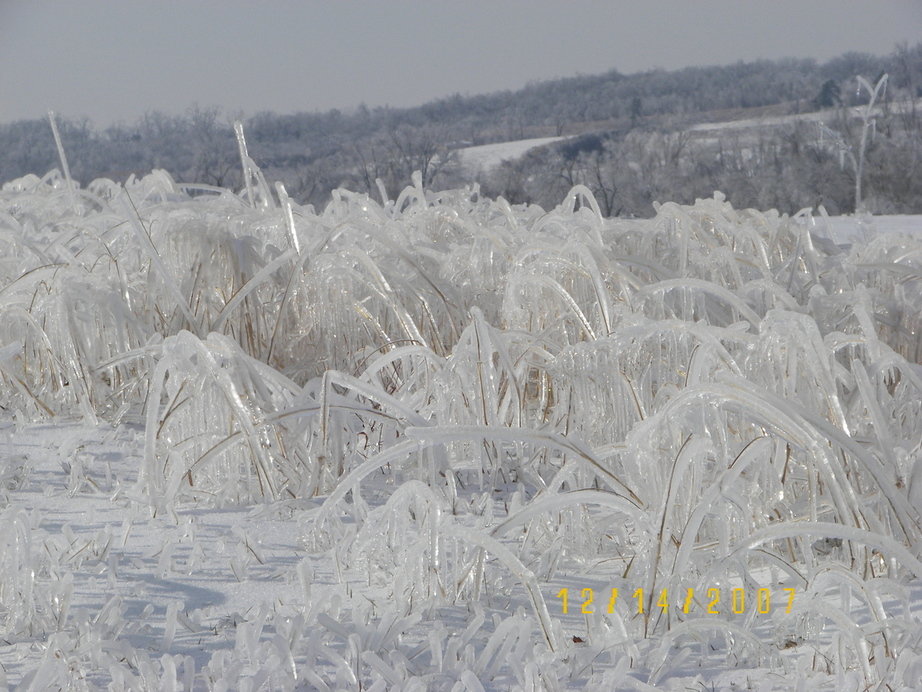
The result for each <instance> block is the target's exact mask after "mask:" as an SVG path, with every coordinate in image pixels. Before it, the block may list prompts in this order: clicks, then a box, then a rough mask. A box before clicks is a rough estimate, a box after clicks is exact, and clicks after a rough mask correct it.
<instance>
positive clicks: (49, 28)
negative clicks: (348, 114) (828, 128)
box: [0, 0, 922, 126]
mask: <svg viewBox="0 0 922 692" xmlns="http://www.w3.org/2000/svg"><path fill="white" fill-rule="evenodd" d="M899 41H908V42H909V43H910V44H913V43H915V42H918V41H922V0H751V1H750V0H627V1H624V0H619V1H617V2H616V1H615V0H608V1H605V2H603V1H601V0H426V1H423V0H416V1H412V2H411V1H409V0H375V1H374V2H371V1H359V0H336V1H333V0H328V1H325V2H320V1H319V0H301V1H300V2H295V1H294V0H291V1H278V2H273V1H270V0H259V1H257V0H252V1H250V2H243V1H241V0H183V1H182V2H177V1H174V0H147V1H144V2H138V1H135V0H111V1H103V0H79V1H77V0H64V1H57V2H52V1H46V0H0V122H9V121H11V120H18V119H22V118H33V117H44V115H45V113H46V112H47V110H48V109H54V110H56V111H58V112H59V113H60V114H61V115H62V116H64V117H82V116H88V117H90V118H91V119H92V120H93V122H94V123H95V124H96V125H99V126H106V125H108V124H110V123H112V122H115V121H120V120H121V121H125V122H133V121H134V120H135V119H136V118H137V117H138V116H139V115H141V114H142V113H143V112H144V111H146V110H154V109H156V110H162V111H165V112H168V113H183V112H184V111H185V110H186V108H188V107H189V106H190V105H192V104H193V103H197V104H198V105H200V106H220V107H221V108H222V109H223V111H224V112H225V114H239V113H242V114H244V115H252V114H254V113H257V112H259V111H262V110H273V111H276V112H280V113H289V112H295V111H316V110H328V109H330V108H341V109H349V108H352V107H354V106H356V105H358V104H359V103H366V104H367V105H369V106H377V105H391V106H409V105H418V104H420V103H424V102H426V101H429V100H432V99H435V98H438V97H441V96H447V95H450V94H453V93H461V94H477V93H483V92H490V91H497V90H502V89H515V88H518V87H521V86H524V85H526V84H527V83H528V82H530V81H536V80H541V79H549V78H553V77H564V76H571V75H575V74H594V73H599V72H605V71H607V70H610V69H613V68H614V69H617V70H619V71H621V72H623V73H632V72H638V71H642V70H646V69H649V68H653V67H662V68H666V69H673V68H679V67H684V66H687V65H718V64H727V63H733V62H736V61H737V60H753V59H757V58H779V57H785V56H793V57H813V58H817V59H819V60H824V59H827V58H830V57H833V56H836V55H839V54H841V53H844V52H846V51H850V50H855V51H860V52H866V53H873V54H878V55H883V54H887V53H890V52H891V51H892V50H893V48H894V45H895V44H896V43H897V42H899Z"/></svg>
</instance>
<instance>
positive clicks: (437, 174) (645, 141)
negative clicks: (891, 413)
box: [0, 43, 922, 216]
mask: <svg viewBox="0 0 922 692" xmlns="http://www.w3.org/2000/svg"><path fill="white" fill-rule="evenodd" d="M858 75H861V76H863V77H864V78H865V79H866V80H867V81H868V82H869V83H870V84H872V85H876V84H877V83H878V82H879V81H880V80H881V78H882V77H883V75H887V84H886V89H882V90H881V94H880V98H879V100H878V108H877V110H875V112H874V118H873V122H871V123H870V125H871V126H872V127H871V129H870V131H868V130H867V128H864V127H863V123H862V122H861V121H860V120H859V119H857V118H856V117H855V114H856V112H857V110H858V109H859V108H860V107H861V106H863V105H864V104H867V103H868V99H869V98H870V94H869V93H867V89H858V82H857V80H856V76H858ZM920 97H922V43H919V44H917V45H915V46H909V45H907V44H902V45H899V46H897V47H896V49H895V50H894V51H893V53H891V54H890V55H887V56H883V57H877V56H871V55H865V54H859V53H847V54H845V55H842V56H840V57H837V58H835V59H832V60H829V61H828V62H823V63H819V62H817V61H815V60H795V59H785V60H775V61H768V60H760V61H756V62H746V63H744V62H739V63H736V64H734V65H727V66H719V67H689V68H686V69H682V70H675V71H665V70H651V71H647V72H642V73H638V74H631V75H623V74H621V73H619V72H617V71H616V70H612V71H610V72H607V73H605V74H602V75H595V76H579V77H572V78H567V79H557V80H553V81H546V82H540V83H535V84H530V85H528V86H527V87H525V88H523V89H521V90H518V91H504V92H498V93H493V94H486V95H479V96H461V95H454V96H451V97H449V98H444V99H440V100H437V101H433V102H431V103H428V104H425V105H423V106H419V107H416V108H403V109H397V108H388V107H366V106H364V105H363V106H360V107H358V108H357V109H355V110H354V111H353V112H348V113H346V112H342V111H339V110H331V111H328V112H324V113H297V114H293V115H279V114H275V113H270V112H264V113H258V114H256V115H254V116H252V117H250V118H247V119H245V120H244V121H243V122H244V130H245V134H246V138H247V143H248V146H249V154H250V156H251V157H252V158H253V159H254V160H255V161H256V163H257V164H258V165H259V166H260V167H261V168H262V170H263V172H264V174H265V176H266V178H267V179H268V180H270V181H272V180H279V181H282V182H283V183H284V184H285V186H286V187H287V189H288V192H289V194H290V195H291V196H292V197H293V198H295V199H296V200H298V201H300V202H302V203H305V204H306V203H310V204H314V205H315V206H316V207H322V206H323V205H325V204H326V203H327V202H328V201H329V199H330V191H331V190H333V189H335V188H337V187H346V188H349V189H351V190H356V191H359V192H367V193H368V194H370V195H373V196H375V197H378V196H379V195H380V188H379V186H378V185H377V183H376V180H377V179H380V180H381V181H382V183H383V187H384V189H385V191H386V193H387V195H388V196H389V197H391V198H394V197H396V195H397V194H398V193H399V191H400V190H401V189H402V188H403V187H404V186H406V185H407V184H409V182H410V177H411V174H412V172H413V171H415V170H419V171H421V173H422V175H423V181H424V184H425V185H426V186H427V187H429V188H433V189H445V188H451V187H459V186H462V185H465V184H469V183H472V182H477V183H479V184H480V186H481V190H482V192H483V193H484V194H487V195H490V196H500V195H501V196H503V197H505V198H506V199H507V200H508V201H509V202H511V203H514V204H519V203H538V204H541V205H542V206H544V207H545V208H549V207H552V206H554V205H556V204H558V203H560V201H561V200H562V199H563V197H564V195H565V194H566V192H567V191H568V190H569V188H570V187H572V186H573V185H575V184H584V185H586V186H588V187H589V188H590V189H591V190H592V191H593V193H594V194H595V195H596V197H597V199H598V200H599V203H600V205H601V206H602V208H603V211H604V212H605V213H607V214H609V215H624V216H649V215H651V214H652V213H653V202H654V201H676V202H681V203H688V202H691V201H693V200H694V199H695V198H696V197H705V196H710V195H711V194H712V193H713V191H714V190H721V191H723V192H724V193H725V194H726V195H727V198H728V199H729V200H730V201H731V202H732V203H733V204H734V206H736V207H758V208H762V209H767V208H777V209H778V210H779V211H782V212H785V213H793V212H796V211H797V210H798V209H800V208H803V207H807V206H816V205H819V204H823V205H824V206H825V207H826V209H827V210H828V211H829V212H830V213H832V214H835V213H847V212H851V211H853V210H854V207H855V201H856V200H855V178H856V173H857V170H858V166H857V165H856V162H857V161H858V159H859V154H860V152H859V148H860V141H861V139H862V134H864V135H866V136H865V139H866V145H865V151H864V157H863V158H864V159H865V161H864V164H863V170H864V174H863V190H864V194H863V195H862V200H863V202H864V204H865V206H866V207H867V208H868V209H869V210H870V211H872V212H875V213H922V102H920ZM816 111H822V124H821V123H820V118H817V117H812V118H810V117H803V118H799V117H798V118H791V117H789V116H792V115H805V114H809V113H813V112H816ZM62 115H63V116H64V117H63V118H60V119H59V121H58V126H59V128H60V131H61V136H62V140H63V144H64V148H65V150H66V152H67V155H68V159H69V163H70V169H71V173H72V174H73V176H74V178H76V179H77V180H78V181H80V182H81V184H83V185H87V184H88V183H89V182H90V181H92V180H93V179H95V178H100V177H106V178H112V179H114V180H124V179H126V178H127V177H128V176H129V175H131V174H135V175H143V174H145V173H147V172H149V171H150V170H152V169H154V168H163V169H166V170H167V171H169V172H170V173H171V174H172V175H173V177H174V178H175V179H176V180H178V181H181V182H197V183H207V184H211V185H219V186H224V187H239V186H241V185H242V175H241V166H240V160H239V154H238V149H237V144H236V141H235V138H234V132H233V128H232V124H231V120H232V118H231V117H230V116H229V115H228V114H223V113H222V112H221V111H220V110H219V109H217V108H208V107H198V106H196V107H192V108H190V109H189V110H188V111H187V112H186V113H185V114H184V115H182V116H169V115H165V114H163V113H159V112H149V113H147V114H145V115H144V116H143V117H141V118H140V119H139V120H138V121H137V122H135V123H133V124H130V125H121V124H120V125H115V126H112V127H108V128H105V129H97V128H95V127H94V126H93V125H92V123H91V122H89V121H87V120H75V119H73V118H67V117H66V115H67V114H62ZM786 116H788V117H786ZM744 120H745V121H749V120H752V121H753V122H751V123H749V124H747V125H742V124H741V121H744ZM707 123H734V126H733V127H716V126H712V127H710V128H708V127H706V124H707ZM867 135H869V136H867ZM533 137H564V138H565V139H562V140H560V141H558V142H555V143H554V144H551V145H547V146H544V147H540V148H537V149H533V150H531V151H529V152H528V154H527V155H525V156H523V157H521V158H519V159H516V160H512V161H505V162H503V163H502V164H501V165H499V166H497V167H494V168H492V169H490V170H486V171H479V172H477V171H470V170H468V169H466V168H465V167H464V166H462V165H461V163H460V160H459V159H460V157H459V156H458V151H459V150H461V149H463V148H465V147H470V146H476V145H481V144H489V143H495V142H506V141H512V140H520V139H527V138H533ZM59 166H60V163H59V160H58V155H57V151H56V148H55V143H54V139H53V138H52V135H51V130H50V127H49V124H48V121H47V120H44V119H37V120H26V121H18V122H14V123H9V124H4V125H0V180H2V181H8V180H11V179H13V178H17V177H20V176H23V175H25V174H27V173H35V174H38V175H42V174H44V173H45V172H47V171H49V170H51V169H52V168H56V167H59Z"/></svg>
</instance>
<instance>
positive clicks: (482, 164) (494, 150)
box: [457, 137, 567, 176]
mask: <svg viewBox="0 0 922 692" xmlns="http://www.w3.org/2000/svg"><path fill="white" fill-rule="evenodd" d="M564 139H567V138H566V137H534V138H531V139H519V140H513V141H510V142H497V143H495V144H481V145H478V146H475V147H465V148H463V149H458V152H457V153H458V160H459V162H460V164H461V167H462V169H463V170H464V171H465V173H466V174H467V175H471V176H474V175H476V174H478V173H481V172H483V171H489V170H491V169H493V168H496V167H497V166H499V165H500V164H501V163H502V162H503V161H513V160H515V159H518V158H520V157H522V156H524V155H525V154H527V153H528V152H529V151H531V150H532V149H535V148H537V147H543V146H547V145H548V144H553V143H554V142H561V141H563V140H564Z"/></svg>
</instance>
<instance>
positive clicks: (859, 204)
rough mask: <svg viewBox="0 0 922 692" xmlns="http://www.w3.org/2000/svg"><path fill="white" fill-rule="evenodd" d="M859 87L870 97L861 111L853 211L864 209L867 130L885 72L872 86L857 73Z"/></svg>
mask: <svg viewBox="0 0 922 692" xmlns="http://www.w3.org/2000/svg"><path fill="white" fill-rule="evenodd" d="M861 87H864V88H865V89H867V92H868V94H869V95H870V98H869V99H868V103H867V105H866V106H865V107H864V110H863V111H862V112H861V143H860V144H859V146H858V162H857V164H856V166H855V213H858V212H861V211H864V199H862V197H861V180H862V178H863V177H864V159H865V152H866V150H867V145H868V131H869V130H870V129H871V127H872V126H873V123H874V118H873V117H872V115H873V110H874V104H875V103H877V99H878V97H879V96H880V95H881V94H883V92H884V91H885V90H886V88H887V75H886V74H885V75H883V76H882V77H881V78H880V79H879V80H877V84H876V85H874V86H873V87H872V86H871V83H870V82H869V81H868V80H866V79H865V78H864V77H861V76H860V75H859V76H858V90H859V92H860V91H861Z"/></svg>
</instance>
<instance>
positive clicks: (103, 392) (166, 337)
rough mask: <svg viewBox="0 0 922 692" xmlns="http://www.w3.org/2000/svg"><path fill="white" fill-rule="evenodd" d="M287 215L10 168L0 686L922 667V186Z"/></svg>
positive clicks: (329, 684)
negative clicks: (764, 197)
mask: <svg viewBox="0 0 922 692" xmlns="http://www.w3.org/2000/svg"><path fill="white" fill-rule="evenodd" d="M545 141H551V140H541V143H544V142H545ZM536 142H538V140H532V144H531V145H530V146H535V145H536V144H535V143H536ZM477 149H482V148H477ZM468 151H469V152H470V151H472V150H468ZM498 151H499V150H498V149H496V148H494V149H493V150H491V151H490V153H486V152H484V153H482V154H470V156H471V157H472V158H471V159H469V161H474V162H476V165H477V166H481V165H485V164H484V162H485V161H488V160H492V159H491V158H490V157H493V159H495V157H496V156H499V155H500V154H499V153H498ZM523 151H524V150H523ZM514 155H517V154H516V153H515V152H513V151H512V150H509V149H505V150H503V152H502V156H503V157H504V158H505V157H510V156H514ZM477 157H480V158H477ZM251 197H252V200H253V201H252V203H250V202H249V201H248V200H249V199H250V198H251ZM577 207H579V208H578V209H577ZM292 212H293V213H292V215H291V216H288V215H287V214H286V210H285V208H284V199H283V200H281V202H280V201H279V200H278V199H277V198H276V197H275V196H273V195H272V193H270V191H269V188H268V187H267V186H266V185H265V184H264V183H263V182H262V181H261V180H260V179H259V178H258V176H256V175H255V174H254V178H253V182H252V186H251V188H250V190H249V194H248V193H246V192H241V193H239V194H237V193H234V192H233V191H223V192H222V193H221V194H220V195H203V196H200V197H195V198H191V197H189V196H188V195H187V194H186V192H185V191H184V189H183V188H182V187H181V186H179V185H177V184H176V183H174V182H173V181H172V180H171V179H170V178H169V176H168V175H167V174H165V173H164V172H162V171H161V172H155V173H154V174H152V175H150V176H147V177H145V178H144V179H143V180H139V181H136V180H131V181H129V182H128V183H127V184H126V185H125V186H120V185H117V184H115V183H111V182H108V181H97V182H96V183H94V184H93V185H92V186H90V188H89V189H88V190H86V191H83V190H77V189H74V188H72V187H71V186H69V185H68V183H67V181H64V180H62V179H61V178H60V177H59V176H55V175H53V174H52V175H49V176H46V178H44V179H42V180H39V179H38V178H35V177H34V176H30V177H28V178H24V179H20V180H18V181H12V182H11V183H8V184H7V185H5V186H4V188H3V191H2V194H0V244H3V252H2V254H0V313H2V321H0V406H2V408H0V689H30V690H50V689H73V690H89V689H106V688H108V689H116V690H121V689H161V690H179V689H196V690H198V689H201V690H205V689H215V690H219V689H221V690H229V689H239V690H245V689H292V690H294V689H303V690H313V689H329V690H333V689H343V690H357V689H367V690H384V689H403V690H425V689H432V690H458V691H463V690H468V691H474V690H501V689H522V690H563V689H600V690H601V689H605V690H650V689H664V690H691V689H695V690H697V689H701V690H705V689H706V690H712V689H713V690H744V689H751V690H789V689H811V690H813V689H817V690H819V689H825V690H859V689H869V688H874V689H893V690H910V689H918V687H917V684H918V681H919V680H922V639H920V636H919V633H920V632H922V581H920V577H922V563H920V562H919V560H920V559H922V550H920V546H922V533H920V528H919V526H918V518H919V511H920V509H922V508H920V507H919V506H918V502H917V498H918V497H919V491H920V488H922V485H920V484H922V454H920V442H922V440H920V436H922V425H920V421H922V411H920V404H919V402H920V401H922V379H920V378H922V368H920V366H919V365H918V360H919V353H920V350H919V343H920V332H919V331H918V329H919V328H920V326H922V324H920V319H919V313H918V305H919V300H918V299H919V297H920V295H922V291H920V286H922V217H875V218H873V219H864V220H861V219H858V220H856V219H854V218H841V219H824V218H822V217H817V218H816V219H811V218H810V217H802V218H799V219H794V220H792V219H787V218H781V217H778V215H777V214H773V213H766V214H762V213H760V212H755V211H736V210H733V209H732V208H731V207H730V206H729V205H728V204H726V203H725V202H724V201H723V200H722V199H720V198H719V197H717V198H715V199H713V200H702V201H699V202H698V203H697V204H696V205H694V206H692V207H679V206H678V205H669V204H667V205H663V206H662V207H661V208H660V209H659V211H658V215H657V217H656V218H655V219H652V220H632V221H625V220H617V219H615V220H605V219H602V218H601V217H600V216H599V215H598V214H597V212H596V210H595V209H594V207H593V200H591V195H589V194H588V191H585V190H580V189H576V190H574V193H573V194H571V196H570V197H569V198H568V199H567V200H565V201H564V203H563V204H562V205H561V207H559V208H558V209H555V210H549V211H548V212H545V210H540V209H537V208H535V207H515V208H512V207H510V206H509V205H507V204H505V203H503V202H493V201H491V200H483V199H480V198H479V197H478V195H477V193H476V191H475V190H470V189H467V190H459V191H454V192H451V193H441V194H440V195H435V194H433V193H427V192H425V191H423V190H421V189H420V188H419V186H418V185H416V186H411V187H410V188H407V190H406V191H405V192H404V193H403V194H402V195H401V197H400V198H399V199H398V200H395V201H392V202H390V203H389V204H387V205H385V206H384V207H381V206H380V205H377V204H376V203H375V202H374V201H373V200H371V199H369V198H367V197H365V196H363V195H353V194H351V193H347V192H345V191H338V192H337V193H335V194H334V199H333V201H332V202H331V204H330V206H329V207H328V208H327V209H326V210H325V211H323V212H322V213H319V214H314V213H313V212H312V211H311V210H310V209H307V208H301V207H298V206H297V205H294V208H293V209H292ZM811 232H812V234H813V238H814V239H815V240H816V242H815V243H813V242H811V236H810V233H811ZM293 236H295V237H297V239H298V241H299V243H298V246H299V247H300V253H298V252H296V251H295V250H294V249H293V247H294V243H293ZM823 237H826V238H829V239H831V240H832V241H833V243H825V244H824V243H823V242H822V240H821V239H822V238H823ZM337 373H339V374H337ZM914 502H915V505H913V503H914ZM695 527H697V528H695ZM612 588H618V589H619V600H618V601H617V602H616V603H615V605H614V607H612V608H611V611H612V612H608V605H609V604H610V603H611V595H612ZM561 589H569V594H568V598H569V612H568V613H567V614H563V613H562V612H561V610H562V599H561V597H560V593H561ZM584 589H593V592H592V595H591V597H592V598H593V599H594V600H593V601H592V603H588V600H589V596H590V594H589V592H584V591H583V590H584ZM638 589H644V590H645V593H646V594H648V598H647V600H646V601H645V602H643V604H644V606H645V608H646V611H647V612H646V613H644V614H639V613H638V612H637V610H638V606H639V605H640V604H641V601H639V600H638V599H637V598H636V597H635V596H634V594H635V593H636V591H637V590H638ZM663 589H668V590H669V593H670V594H672V596H671V597H670V598H669V599H668V605H667V606H660V605H657V601H658V599H659V598H660V597H661V593H662V590H663ZM688 589H695V593H696V596H695V597H694V598H693V599H687V600H686V599H685V594H687V593H688ZM712 589H720V590H721V592H720V593H721V594H722V596H721V598H722V599H723V600H721V601H720V602H719V605H718V606H717V610H718V611H719V612H717V613H714V614H711V613H709V612H708V610H709V608H710V605H711V604H712V603H713V594H712V593H711V592H710V590H712ZM734 589H735V590H736V591H735V592H734ZM760 589H761V590H763V591H760ZM784 589H793V590H794V597H793V603H792V607H791V608H790V612H787V611H788V608H787V605H788V597H789V594H790V593H791V592H786V591H784ZM734 593H736V594H737V595H732V594H734ZM650 594H653V595H652V596H650ZM760 594H762V595H765V596H768V595H770V596H771V598H772V601H771V603H772V605H771V607H766V609H765V610H766V611H767V612H763V613H760V612H758V606H757V605H755V604H756V603H758V600H757V599H758V598H759V597H760ZM737 597H738V598H740V599H746V601H745V604H744V603H743V601H742V600H740V601H733V600H732V599H733V598H737ZM683 605H684V606H685V610H683ZM737 606H739V607H738V608H737ZM581 610H584V611H585V612H584V613H581V612H580V611H581ZM734 611H739V612H734ZM651 613H652V615H651Z"/></svg>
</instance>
